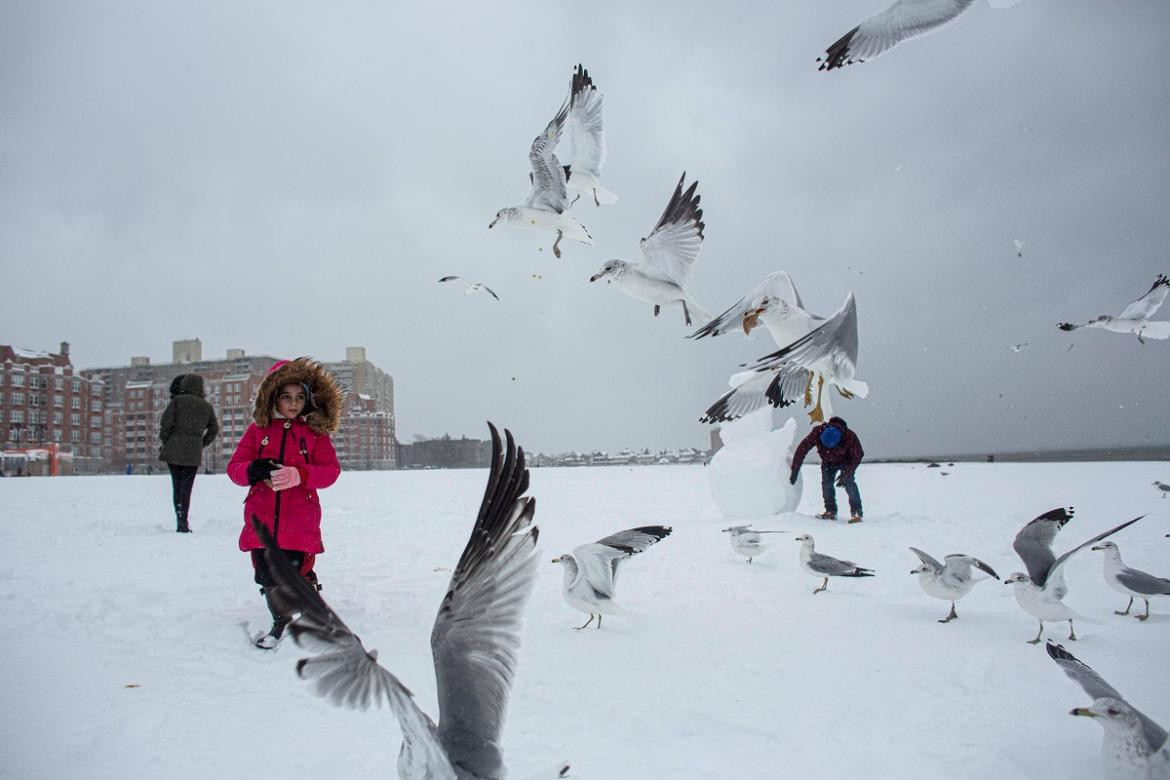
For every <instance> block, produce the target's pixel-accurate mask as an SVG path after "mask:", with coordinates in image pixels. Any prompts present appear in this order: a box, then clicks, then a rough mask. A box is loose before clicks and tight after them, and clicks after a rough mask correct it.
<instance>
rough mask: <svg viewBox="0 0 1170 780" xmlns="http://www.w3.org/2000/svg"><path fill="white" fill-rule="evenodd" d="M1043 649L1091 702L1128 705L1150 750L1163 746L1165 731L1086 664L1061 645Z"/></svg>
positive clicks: (1049, 644) (1052, 645)
mask: <svg viewBox="0 0 1170 780" xmlns="http://www.w3.org/2000/svg"><path fill="white" fill-rule="evenodd" d="M1045 647H1046V648H1047V650H1048V655H1049V656H1051V657H1052V660H1053V661H1055V662H1056V665H1057V666H1059V667H1060V668H1061V669H1063V670H1064V673H1065V674H1066V675H1068V678H1069V679H1070V680H1072V681H1073V682H1075V683H1076V684H1077V685H1079V686H1081V689H1082V690H1084V692H1085V693H1086V694H1088V695H1089V698H1091V699H1093V700H1097V699H1105V698H1109V699H1117V700H1119V701H1124V702H1125V703H1126V704H1129V706H1130V707H1132V708H1133V711H1134V712H1136V713H1137V715H1138V718H1140V719H1141V722H1142V733H1143V734H1145V737H1146V742H1147V743H1148V744H1149V746H1150V750H1157V749H1158V748H1159V747H1161V746H1162V745H1163V744H1165V742H1166V730H1165V729H1163V728H1162V727H1161V726H1159V725H1158V724H1157V723H1155V722H1154V721H1152V720H1150V718H1148V717H1146V715H1145V713H1143V712H1142V711H1141V710H1139V709H1138V708H1137V707H1134V706H1133V705H1132V704H1130V703H1129V702H1128V701H1126V698H1125V697H1124V696H1122V695H1121V694H1120V693H1118V692H1117V689H1116V688H1114V687H1113V686H1112V685H1110V684H1109V683H1107V682H1105V680H1104V678H1102V677H1101V675H1099V674H1097V673H1096V672H1095V671H1093V669H1092V668H1091V667H1090V666H1089V665H1088V664H1086V663H1085V662H1083V661H1081V660H1080V659H1078V658H1077V657H1076V656H1074V655H1073V654H1072V653H1070V652H1069V651H1068V650H1065V649H1064V646H1063V645H1058V644H1056V643H1054V642H1049V643H1048V644H1047V645H1046V646H1045Z"/></svg>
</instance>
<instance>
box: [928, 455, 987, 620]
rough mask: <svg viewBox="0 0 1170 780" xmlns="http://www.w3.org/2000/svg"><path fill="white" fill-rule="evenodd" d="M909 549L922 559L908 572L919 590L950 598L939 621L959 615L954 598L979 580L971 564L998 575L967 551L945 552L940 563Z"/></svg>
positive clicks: (965, 593) (964, 593)
mask: <svg viewBox="0 0 1170 780" xmlns="http://www.w3.org/2000/svg"><path fill="white" fill-rule="evenodd" d="M943 473H944V474H945V473H946V472H943ZM910 552H912V553H914V554H915V555H917V556H918V560H920V561H922V565H921V566H919V567H918V568H917V569H914V570H912V571H911V572H910V573H911V574H917V575H918V584H919V585H921V586H922V590H923V592H924V593H926V595H928V596H934V597H935V598H936V599H942V600H943V601H949V602H951V612H950V614H949V615H947V616H946V617H945V618H942V619H941V620H939V621H938V622H940V623H949V622H951V621H952V620H958V619H959V616H958V614H957V613H956V612H955V602H956V601H958V600H959V599H961V598H963V597H964V596H966V595H967V594H968V593H970V592H971V588H973V587H975V583H976V582H978V581H979V580H977V579H975V577H974V572H972V571H971V567H972V566H974V567H975V568H977V569H979V570H980V571H983V572H986V573H987V574H990V575H991V577H992V578H993V579H996V580H998V579H999V575H998V574H996V573H995V569H992V568H991V567H990V566H988V565H987V564H986V563H984V562H983V561H981V560H979V559H978V558H973V557H972V556H970V555H948V556H947V557H946V564H945V565H943V564H941V563H939V562H938V561H936V560H935V559H934V558H932V557H930V556H929V555H927V554H926V553H924V552H922V550H919V549H918V548H917V547H911V548H910Z"/></svg>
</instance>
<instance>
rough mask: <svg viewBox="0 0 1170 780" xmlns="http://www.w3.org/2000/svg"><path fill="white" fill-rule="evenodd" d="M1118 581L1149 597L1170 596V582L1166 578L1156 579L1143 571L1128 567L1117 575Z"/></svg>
mask: <svg viewBox="0 0 1170 780" xmlns="http://www.w3.org/2000/svg"><path fill="white" fill-rule="evenodd" d="M1117 581H1118V582H1120V583H1121V584H1122V585H1124V586H1125V587H1127V588H1129V589H1130V590H1132V591H1133V592H1134V593H1142V594H1145V595H1149V596H1170V580H1168V579H1166V578H1165V577H1155V576H1154V575H1153V574H1149V573H1148V572H1144V571H1142V570H1141V569H1131V568H1129V567H1128V566H1126V567H1125V568H1124V569H1122V570H1121V571H1120V572H1118V573H1117Z"/></svg>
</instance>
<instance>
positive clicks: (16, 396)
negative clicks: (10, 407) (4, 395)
mask: <svg viewBox="0 0 1170 780" xmlns="http://www.w3.org/2000/svg"><path fill="white" fill-rule="evenodd" d="M12 403H13V404H16V405H19V406H24V393H13V394H12Z"/></svg>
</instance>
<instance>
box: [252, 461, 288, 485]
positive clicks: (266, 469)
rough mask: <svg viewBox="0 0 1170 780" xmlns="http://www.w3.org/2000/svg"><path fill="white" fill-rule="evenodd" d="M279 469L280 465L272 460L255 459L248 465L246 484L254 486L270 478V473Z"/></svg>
mask: <svg viewBox="0 0 1170 780" xmlns="http://www.w3.org/2000/svg"><path fill="white" fill-rule="evenodd" d="M278 468H280V464H279V463H277V462H276V461H274V460H273V459H272V458H257V459H256V460H254V461H252V462H251V463H249V464H248V484H249V485H255V484H256V483H257V482H263V481H264V480H266V479H268V478H269V477H271V476H272V472H274V471H276V470H277V469H278Z"/></svg>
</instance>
